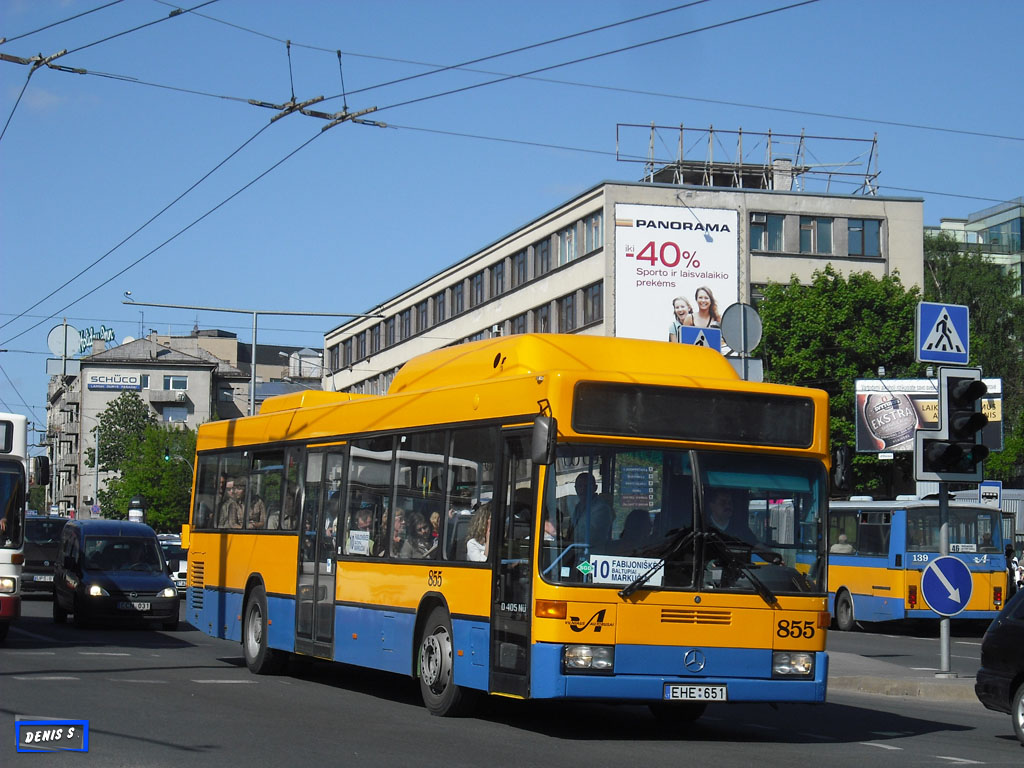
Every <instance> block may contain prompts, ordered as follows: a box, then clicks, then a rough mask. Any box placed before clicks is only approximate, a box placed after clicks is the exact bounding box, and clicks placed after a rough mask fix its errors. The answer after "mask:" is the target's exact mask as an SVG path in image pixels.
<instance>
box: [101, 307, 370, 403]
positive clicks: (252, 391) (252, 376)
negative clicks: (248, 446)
mask: <svg viewBox="0 0 1024 768" xmlns="http://www.w3.org/2000/svg"><path fill="white" fill-rule="evenodd" d="M130 293H131V292H130V291H129V292H126V293H125V295H126V296H129V295H130ZM121 303H122V304H133V305H135V306H142V307H163V308H165V309H190V310H194V311H199V312H231V313H234V314H241V315H252V353H251V354H250V356H249V357H250V359H249V367H250V369H251V370H250V372H249V415H250V416H252V415H253V414H254V413H256V334H257V330H258V324H259V316H260V315H282V316H283V315H297V316H300V317H356V318H359V317H383V315H380V314H356V313H352V312H286V311H281V310H271V309H235V308H231V307H198V306H195V305H192V304H154V303H152V302H146V301H132V300H131V299H128V300H126V301H122V302H121Z"/></svg>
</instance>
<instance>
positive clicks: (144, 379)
mask: <svg viewBox="0 0 1024 768" xmlns="http://www.w3.org/2000/svg"><path fill="white" fill-rule="evenodd" d="M139 384H140V385H141V386H142V388H143V389H149V374H148V373H143V374H142V375H140V376H139Z"/></svg>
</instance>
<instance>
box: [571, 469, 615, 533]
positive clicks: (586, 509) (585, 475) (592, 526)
mask: <svg viewBox="0 0 1024 768" xmlns="http://www.w3.org/2000/svg"><path fill="white" fill-rule="evenodd" d="M614 519H615V513H614V512H612V508H611V506H610V505H609V504H608V502H607V501H605V499H604V498H603V497H602V496H601V495H600V494H599V493H598V492H597V481H596V480H594V476H593V475H591V474H590V473H589V472H580V474H579V475H577V476H576V508H575V510H573V514H572V529H573V535H574V536H575V537H576V539H577V540H581V539H583V538H584V537H586V540H587V541H589V542H590V543H591V544H595V543H599V542H604V541H609V540H610V539H611V537H612V522H613V521H614ZM588 520H589V525H588Z"/></svg>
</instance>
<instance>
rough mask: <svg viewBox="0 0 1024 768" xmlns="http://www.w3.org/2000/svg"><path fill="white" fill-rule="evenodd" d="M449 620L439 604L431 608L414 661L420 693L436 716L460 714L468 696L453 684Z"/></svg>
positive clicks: (450, 625)
mask: <svg viewBox="0 0 1024 768" xmlns="http://www.w3.org/2000/svg"><path fill="white" fill-rule="evenodd" d="M452 647H453V644H452V621H451V619H450V618H449V616H448V611H446V610H445V609H444V608H441V607H440V606H438V607H436V608H434V609H433V610H431V612H430V614H429V615H428V616H427V621H426V623H425V624H424V625H423V632H422V634H421V635H420V643H419V654H418V658H417V662H416V668H417V669H416V671H417V676H418V677H419V680H420V694H421V695H422V696H423V704H424V705H425V706H426V708H427V711H429V712H430V714H432V715H438V716H439V717H452V716H455V715H458V714H460V713H461V712H462V711H463V709H464V707H465V705H466V701H467V699H468V697H467V695H466V692H465V691H463V689H462V688H460V687H459V686H457V685H456V684H455V676H454V654H453V652H452Z"/></svg>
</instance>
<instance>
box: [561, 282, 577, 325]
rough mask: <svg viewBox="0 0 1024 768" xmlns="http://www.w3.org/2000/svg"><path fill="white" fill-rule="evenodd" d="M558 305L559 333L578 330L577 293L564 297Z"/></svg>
mask: <svg viewBox="0 0 1024 768" xmlns="http://www.w3.org/2000/svg"><path fill="white" fill-rule="evenodd" d="M557 304H558V332H559V333H569V332H570V331H574V330H576V293H575V291H574V292H573V293H570V294H569V295H567V296H563V297H562V298H560V299H559V300H558V302H557Z"/></svg>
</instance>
